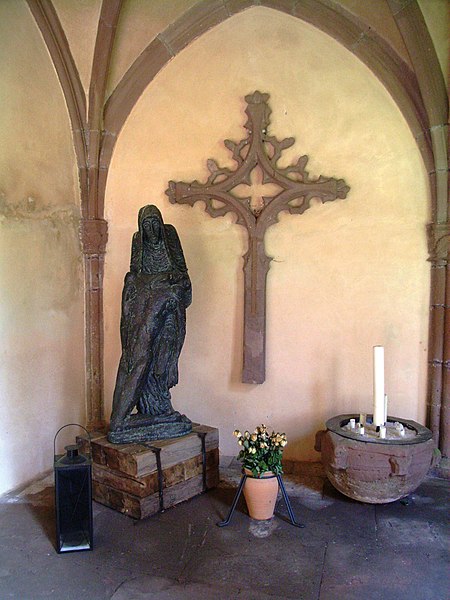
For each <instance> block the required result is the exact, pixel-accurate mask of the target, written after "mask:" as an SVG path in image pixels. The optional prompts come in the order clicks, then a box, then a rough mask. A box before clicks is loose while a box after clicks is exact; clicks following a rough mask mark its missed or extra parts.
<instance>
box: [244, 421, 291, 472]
mask: <svg viewBox="0 0 450 600" xmlns="http://www.w3.org/2000/svg"><path fill="white" fill-rule="evenodd" d="M233 434H234V435H235V436H236V437H237V441H238V444H239V446H241V451H240V452H239V454H238V459H239V460H240V461H242V465H243V467H244V468H245V469H249V470H250V471H251V472H252V475H253V477H261V475H262V474H263V473H265V472H266V471H272V473H274V474H275V475H279V474H281V473H282V472H283V467H282V464H281V459H282V456H283V449H284V447H285V446H286V444H287V439H286V435H285V434H284V433H275V432H274V431H272V433H271V434H270V435H269V433H268V432H267V427H266V426H265V425H261V426H260V427H257V428H256V429H255V431H254V432H253V433H250V432H248V431H245V432H244V433H243V434H242V433H241V432H240V431H239V430H238V429H236V430H235V431H234V433H233Z"/></svg>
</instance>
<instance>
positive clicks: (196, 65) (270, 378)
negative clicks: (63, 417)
mask: <svg viewBox="0 0 450 600" xmlns="http://www.w3.org/2000/svg"><path fill="white" fill-rule="evenodd" d="M256 89H259V90H260V91H263V92H268V93H270V96H271V97H270V106H271V108H272V111H273V113H272V118H271V125H270V132H271V133H272V134H274V135H276V136H277V137H278V138H279V139H281V138H284V137H288V136H294V137H295V139H296V144H295V145H294V146H293V147H292V148H290V149H289V151H286V152H285V155H284V156H285V159H283V165H286V164H288V163H289V162H290V161H293V160H295V159H296V158H297V157H298V156H300V155H302V154H308V155H310V157H311V159H310V162H309V171H310V174H311V175H312V176H319V175H320V174H324V175H328V176H334V177H342V178H345V180H346V181H347V182H348V184H349V185H350V186H351V191H350V193H349V195H348V198H347V199H346V200H340V201H336V202H333V203H328V204H326V205H324V206H322V205H315V206H314V207H313V208H311V209H310V210H309V211H307V212H306V213H305V214H304V215H302V216H298V215H296V216H290V215H288V214H283V215H282V216H281V218H280V222H279V223H278V224H276V225H275V226H273V227H272V228H271V229H270V230H269V231H268V234H267V238H266V245H267V251H268V253H269V254H270V255H271V256H273V257H274V261H273V262H272V266H271V269H270V273H269V277H268V289H267V303H268V322H267V379H266V382H265V383H264V384H263V385H260V386H257V385H247V384H242V383H240V369H241V348H242V341H241V337H242V299H243V289H242V286H243V277H242V271H241V268H242V259H241V257H242V255H243V253H244V252H245V249H246V240H245V233H244V230H243V228H241V227H240V226H238V225H236V224H234V218H233V217H232V216H231V215H227V216H226V217H225V218H219V219H212V218H211V217H209V216H208V215H207V214H206V213H205V212H204V211H203V209H202V207H201V206H200V205H196V206H195V208H191V207H189V206H173V205H171V204H169V201H168V199H167V197H166V196H165V194H164V190H165V189H166V187H167V183H168V181H169V180H170V179H175V180H183V181H190V180H193V179H199V180H202V181H204V180H205V178H206V176H207V169H206V159H208V158H210V157H212V158H214V159H216V160H217V161H218V163H219V164H220V165H226V166H229V167H233V162H232V161H231V159H230V154H229V152H228V151H227V150H226V148H225V147H224V145H223V140H224V139H226V138H230V139H233V140H239V139H241V138H243V137H245V135H246V132H245V130H244V129H243V124H244V122H245V115H244V112H243V110H244V108H245V102H244V96H245V95H246V94H248V93H250V92H253V91H254V90H256ZM149 203H153V204H156V205H157V206H158V207H159V208H160V209H161V211H162V213H163V216H164V218H165V220H166V222H167V223H172V224H173V225H175V227H176V228H177V230H178V233H179V235H180V238H181V241H182V244H183V247H184V251H185V256H186V260H187V263H188V267H189V271H190V275H191V279H192V284H193V304H192V306H191V307H190V308H189V309H188V322H187V337H186V343H185V346H184V348H183V352H182V358H181V361H180V383H179V385H178V386H177V387H176V388H174V389H173V403H174V406H175V408H176V409H179V410H181V411H182V412H185V413H186V414H187V415H188V416H189V417H190V418H191V419H193V420H196V421H201V422H203V423H208V424H211V425H215V426H218V427H219V428H220V436H221V451H222V452H224V453H225V454H234V453H235V452H236V447H235V442H234V441H233V439H232V435H231V434H232V431H233V429H234V428H235V427H239V428H240V429H243V428H252V427H254V426H255V425H257V424H259V423H261V422H265V423H266V424H267V425H268V426H269V427H273V428H275V429H277V430H284V431H286V433H287V434H288V437H289V441H290V443H289V445H288V446H287V449H286V455H287V456H288V457H290V458H297V459H308V460H315V459H317V458H318V455H317V454H316V453H315V452H314V450H313V438H314V434H315V432H316V431H317V430H318V429H320V428H322V427H323V426H324V422H325V421H326V419H328V418H330V417H331V416H334V415H336V414H339V413H343V412H348V411H359V410H365V411H370V409H371V393H372V373H371V352H372V346H373V345H375V344H383V345H384V346H385V348H386V383H387V392H388V394H389V397H390V403H389V413H390V414H392V415H397V416H399V417H404V418H412V419H415V420H418V421H420V422H422V423H423V422H424V420H425V391H426V362H427V330H428V303H429V263H427V248H426V232H425V226H426V223H427V222H428V221H429V218H430V216H429V190H428V187H427V176H426V173H425V171H424V167H423V164H422V161H421V157H420V155H419V152H418V150H417V147H416V145H415V142H414V139H413V137H412V135H411V133H410V131H409V129H408V127H407V125H406V122H405V121H404V119H403V117H402V115H401V113H400V111H399V110H398V108H397V107H396V105H395V104H394V102H393V101H392V99H391V97H390V96H389V95H388V93H387V92H386V90H385V89H384V87H383V86H382V85H381V83H380V82H379V81H378V80H377V79H376V78H375V77H374V76H373V75H372V74H371V72H370V71H369V70H368V69H367V68H366V67H365V66H364V65H363V64H362V63H361V62H359V61H358V60H357V59H356V58H355V57H354V56H353V55H352V54H351V53H349V52H348V51H347V50H345V49H344V48H343V47H341V46H339V44H337V43H336V42H335V41H334V40H333V39H331V38H329V37H328V36H326V35H325V34H323V33H321V32H320V31H318V30H316V29H315V28H314V27H312V26H310V25H308V24H305V23H303V22H301V21H299V20H297V19H294V18H293V17H290V16H288V15H286V14H283V13H280V12H276V11H273V10H271V9H267V8H263V7H257V8H252V9H250V10H248V11H246V12H244V13H241V14H240V15H237V16H234V17H232V18H231V19H229V20H228V21H226V22H225V23H223V24H221V25H219V26H218V27H216V28H215V29H213V30H212V31H210V32H208V33H207V34H205V35H204V36H202V37H201V38H200V39H198V40H196V41H195V42H193V43H192V44H191V45H190V46H189V47H188V48H186V49H185V50H184V51H182V52H181V53H180V54H179V55H178V56H177V57H175V58H174V59H173V60H172V61H171V62H170V63H169V64H168V65H167V66H166V67H165V68H164V69H163V71H162V72H161V73H160V74H159V75H158V76H157V77H156V78H155V80H154V81H153V82H152V83H151V84H150V86H149V87H148V88H147V90H146V91H145V93H144V94H143V95H142V97H141V98H140V100H139V102H138V104H137V105H136V107H135V109H134V110H133V112H132V114H131V116H130V118H129V119H128V121H127V123H126V124H125V127H124V129H123V131H122V133H121V135H120V137H119V141H118V144H117V147H116V150H115V154H114V157H113V161H112V165H111V170H110V175H109V181H108V187H107V197H106V218H107V219H108V221H109V223H110V238H109V242H108V247H107V256H106V274H105V396H106V413H107V414H109V411H110V406H111V397H112V393H113V389H114V382H115V375H116V370H117V364H118V360H119V357H120V342H119V317H120V293H121V289H122V283H123V277H124V275H125V273H126V271H127V270H128V264H129V257H130V242H131V236H132V234H133V232H134V231H135V229H136V220H137V212H138V209H139V208H140V207H141V206H143V205H145V204H149Z"/></svg>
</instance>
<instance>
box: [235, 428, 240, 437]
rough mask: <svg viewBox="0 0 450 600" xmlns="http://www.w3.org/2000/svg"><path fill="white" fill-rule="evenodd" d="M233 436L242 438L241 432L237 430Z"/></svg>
mask: <svg viewBox="0 0 450 600" xmlns="http://www.w3.org/2000/svg"><path fill="white" fill-rule="evenodd" d="M233 435H235V436H236V437H241V432H240V431H239V429H235V430H234V431H233Z"/></svg>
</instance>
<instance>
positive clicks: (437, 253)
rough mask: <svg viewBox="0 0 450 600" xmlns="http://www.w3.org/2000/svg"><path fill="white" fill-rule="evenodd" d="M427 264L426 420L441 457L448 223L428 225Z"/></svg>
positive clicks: (446, 445)
mask: <svg viewBox="0 0 450 600" xmlns="http://www.w3.org/2000/svg"><path fill="white" fill-rule="evenodd" d="M428 234H429V250H430V259H429V260H430V262H431V263H432V266H431V303H430V310H431V315H430V348H429V378H428V381H429V393H428V418H427V423H428V425H429V427H430V429H431V430H432V432H433V439H434V441H435V443H436V445H437V446H439V448H440V450H441V452H442V454H443V456H444V457H448V456H449V454H450V432H449V426H450V422H449V416H450V414H449V411H450V409H449V399H450V398H449V396H450V372H449V370H450V331H449V330H450V310H449V303H450V278H449V276H448V269H449V260H448V253H449V248H450V245H449V238H450V225H449V223H433V224H431V225H430V226H429V228H428Z"/></svg>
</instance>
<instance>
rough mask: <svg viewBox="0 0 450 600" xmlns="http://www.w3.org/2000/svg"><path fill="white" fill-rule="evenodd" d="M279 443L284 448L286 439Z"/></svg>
mask: <svg viewBox="0 0 450 600" xmlns="http://www.w3.org/2000/svg"><path fill="white" fill-rule="evenodd" d="M280 444H281V446H282V447H283V448H284V447H285V446H286V444H287V441H286V440H283V441H282V442H280Z"/></svg>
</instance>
